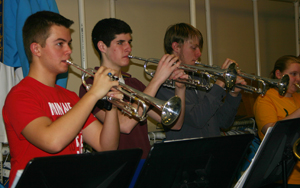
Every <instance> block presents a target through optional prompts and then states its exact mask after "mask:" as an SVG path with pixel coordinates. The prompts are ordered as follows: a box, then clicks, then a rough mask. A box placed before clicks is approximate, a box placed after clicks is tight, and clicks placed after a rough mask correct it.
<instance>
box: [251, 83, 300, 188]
mask: <svg viewBox="0 0 300 188" xmlns="http://www.w3.org/2000/svg"><path fill="white" fill-rule="evenodd" d="M299 107H300V94H299V93H294V94H293V96H292V97H282V96H280V95H279V93H278V91H277V90H276V89H274V88H271V89H269V90H268V91H267V93H266V95H265V96H263V97H262V96H259V97H258V98H257V99H256V101H255V103H254V107H253V111H254V116H255V121H256V123H257V127H258V136H259V138H260V139H261V140H262V139H263V138H264V134H263V133H262V132H261V129H262V128H263V126H264V125H266V124H268V123H275V122H277V121H279V120H281V119H283V118H285V117H286V116H288V115H290V114H291V113H293V112H294V111H295V110H297V109H298V108H299ZM288 184H300V162H297V164H296V165H295V167H294V169H293V171H292V173H291V175H290V177H289V179H288Z"/></svg>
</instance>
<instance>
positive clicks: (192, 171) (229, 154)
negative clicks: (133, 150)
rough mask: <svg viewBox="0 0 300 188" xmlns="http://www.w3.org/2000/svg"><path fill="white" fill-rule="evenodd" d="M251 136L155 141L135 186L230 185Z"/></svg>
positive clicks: (138, 187)
mask: <svg viewBox="0 0 300 188" xmlns="http://www.w3.org/2000/svg"><path fill="white" fill-rule="evenodd" d="M253 138H254V135H252V134H245V135H234V136H220V137H212V138H196V139H186V140H178V141H171V142H164V143H155V144H154V146H153V147H152V149H151V151H150V152H149V155H148V157H147V159H146V161H145V163H144V166H143V168H142V170H141V172H140V174H139V177H138V179H137V181H136V183H135V188H147V187H149V188H153V187H155V188H160V187H162V188H165V187H169V188H177V187H184V188H191V187H210V188H211V187H216V188H220V187H222V188H226V187H228V188H229V187H231V186H232V184H233V181H234V178H235V175H236V173H237V171H238V167H239V165H240V164H241V162H242V159H243V157H244V156H245V154H246V151H247V149H248V147H249V146H250V144H251V142H252V140H253Z"/></svg>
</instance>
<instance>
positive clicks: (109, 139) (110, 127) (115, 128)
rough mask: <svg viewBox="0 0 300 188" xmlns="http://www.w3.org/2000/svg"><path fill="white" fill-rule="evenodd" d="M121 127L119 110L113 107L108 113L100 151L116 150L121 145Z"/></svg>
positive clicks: (102, 132) (101, 135)
mask: <svg viewBox="0 0 300 188" xmlns="http://www.w3.org/2000/svg"><path fill="white" fill-rule="evenodd" d="M119 137H120V126H119V120H118V109H117V108H115V107H113V108H112V109H111V110H110V111H108V112H106V115H105V120H104V123H103V128H102V130H101V133H100V140H99V143H100V146H101V149H100V151H106V150H116V149H117V148H118V145H119Z"/></svg>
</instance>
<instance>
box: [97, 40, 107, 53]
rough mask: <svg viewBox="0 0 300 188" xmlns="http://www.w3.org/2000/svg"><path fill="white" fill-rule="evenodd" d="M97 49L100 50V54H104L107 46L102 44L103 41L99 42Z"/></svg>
mask: <svg viewBox="0 0 300 188" xmlns="http://www.w3.org/2000/svg"><path fill="white" fill-rule="evenodd" d="M97 47H98V49H99V50H100V52H104V53H105V52H106V50H107V46H106V45H105V44H104V42H103V41H99V42H98V44H97Z"/></svg>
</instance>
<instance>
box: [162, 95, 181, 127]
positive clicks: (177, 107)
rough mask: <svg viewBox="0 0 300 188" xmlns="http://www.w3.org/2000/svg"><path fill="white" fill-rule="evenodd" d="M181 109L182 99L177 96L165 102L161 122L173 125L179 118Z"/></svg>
mask: <svg viewBox="0 0 300 188" xmlns="http://www.w3.org/2000/svg"><path fill="white" fill-rule="evenodd" d="M180 111H181V99H180V98H179V97H177V96H174V97H172V98H170V99H169V100H168V101H167V102H165V103H164V105H163V107H162V112H161V122H162V124H164V125H167V126H168V125H171V124H172V123H174V121H175V120H176V119H177V117H178V116H179V114H180Z"/></svg>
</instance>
